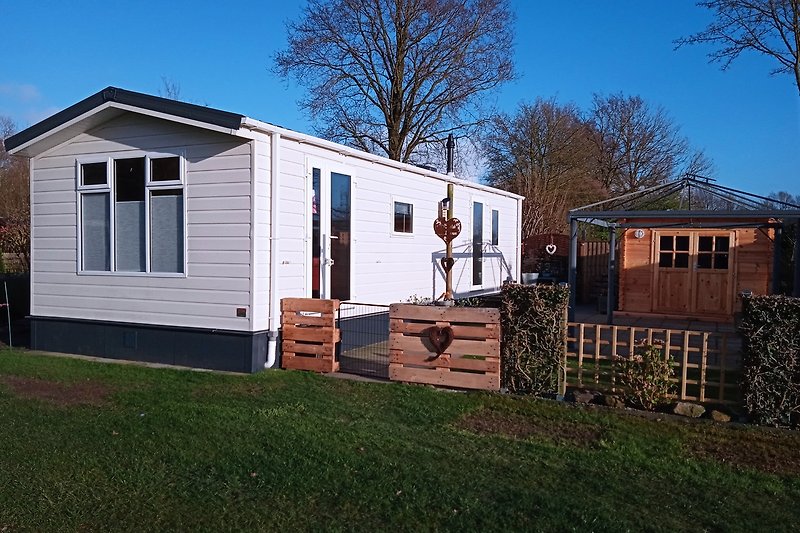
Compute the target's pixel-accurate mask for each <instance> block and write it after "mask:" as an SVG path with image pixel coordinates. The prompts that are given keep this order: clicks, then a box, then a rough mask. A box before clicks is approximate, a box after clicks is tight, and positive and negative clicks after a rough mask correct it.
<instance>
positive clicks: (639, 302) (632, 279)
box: [618, 228, 774, 313]
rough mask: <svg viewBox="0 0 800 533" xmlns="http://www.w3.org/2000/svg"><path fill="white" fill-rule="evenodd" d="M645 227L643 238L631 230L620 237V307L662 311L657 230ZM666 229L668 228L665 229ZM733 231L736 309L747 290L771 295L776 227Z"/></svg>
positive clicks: (691, 231) (632, 310) (625, 309)
mask: <svg viewBox="0 0 800 533" xmlns="http://www.w3.org/2000/svg"><path fill="white" fill-rule="evenodd" d="M654 231H657V230H652V229H645V230H644V235H643V236H642V238H640V239H637V238H636V237H634V230H633V229H628V230H626V231H625V232H624V234H623V236H622V238H621V239H620V250H619V293H618V294H619V300H618V301H619V304H618V310H619V311H624V312H632V313H658V312H659V310H658V309H654V308H653V306H654V302H655V301H656V291H657V290H658V289H659V288H658V287H656V286H655V280H654V278H655V268H656V264H657V262H658V259H657V258H656V254H655V250H654V244H653V233H654ZM665 231H667V229H666V228H665ZM680 231H681V233H684V232H685V233H687V234H688V233H703V232H704V231H714V230H712V229H706V230H702V229H684V230H680ZM731 231H733V233H734V234H735V235H734V240H733V243H732V245H731V246H732V249H731V254H730V257H731V259H730V261H731V266H732V269H733V273H732V274H733V283H732V290H733V298H734V300H733V302H734V303H733V310H734V312H737V311H740V310H741V305H742V302H741V297H740V296H739V294H740V293H741V292H742V291H743V290H750V291H752V293H753V294H769V293H770V292H771V281H772V259H773V239H774V230H772V229H759V228H740V229H735V230H731Z"/></svg>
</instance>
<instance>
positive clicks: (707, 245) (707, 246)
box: [697, 237, 714, 252]
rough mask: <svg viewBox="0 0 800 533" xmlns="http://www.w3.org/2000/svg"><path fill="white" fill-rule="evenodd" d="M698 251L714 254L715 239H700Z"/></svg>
mask: <svg viewBox="0 0 800 533" xmlns="http://www.w3.org/2000/svg"><path fill="white" fill-rule="evenodd" d="M697 249H698V250H700V251H701V252H712V251H713V250H714V237H700V239H699V241H698V242H697Z"/></svg>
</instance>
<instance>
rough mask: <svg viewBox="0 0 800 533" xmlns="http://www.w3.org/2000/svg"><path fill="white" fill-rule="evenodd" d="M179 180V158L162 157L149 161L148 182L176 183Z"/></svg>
mask: <svg viewBox="0 0 800 533" xmlns="http://www.w3.org/2000/svg"><path fill="white" fill-rule="evenodd" d="M180 179H181V160H180V158H179V157H164V158H160V159H152V160H151V161H150V181H178V180H180Z"/></svg>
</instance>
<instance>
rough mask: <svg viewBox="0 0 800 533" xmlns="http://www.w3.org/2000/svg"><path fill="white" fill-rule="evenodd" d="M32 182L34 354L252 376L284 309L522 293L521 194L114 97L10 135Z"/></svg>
mask: <svg viewBox="0 0 800 533" xmlns="http://www.w3.org/2000/svg"><path fill="white" fill-rule="evenodd" d="M5 146H6V149H7V150H8V151H9V152H10V153H12V154H16V155H18V156H24V157H28V158H29V161H30V174H31V230H32V246H31V258H32V259H31V321H32V345H33V348H35V349H43V350H50V351H56V352H68V353H77V354H88V355H96V356H105V357H117V358H124V359H135V360H145V361H157V362H165V363H171V364H179V365H186V366H194V367H206V368H215V369H225V370H233V371H242V372H254V371H257V370H260V369H262V368H264V367H265V366H267V367H270V366H274V364H275V358H276V345H277V342H278V328H279V323H280V322H279V319H280V317H279V312H280V305H279V302H280V299H281V298H284V297H309V298H312V297H313V298H336V299H340V300H346V301H358V302H368V303H375V304H388V303H390V302H397V301H402V300H407V299H409V298H412V297H414V296H417V297H432V298H436V297H438V296H439V295H440V294H441V293H443V292H444V290H445V288H444V276H445V274H444V272H443V271H442V268H441V265H440V259H441V258H442V257H443V256H444V248H445V246H444V243H443V242H442V241H441V240H440V239H439V238H438V237H437V236H436V235H435V234H434V232H433V229H432V224H433V221H434V220H435V219H436V217H437V206H438V202H439V201H440V200H441V199H442V197H444V196H446V193H447V185H448V183H452V184H454V188H455V194H454V211H455V216H456V217H457V218H459V219H460V220H461V222H462V228H463V229H462V232H461V234H460V236H459V237H458V238H457V239H456V240H455V241H454V242H453V245H454V246H453V249H454V252H455V253H454V257H455V258H456V264H455V267H454V268H453V280H454V291H455V295H456V297H465V296H470V295H476V294H482V293H489V292H495V291H497V290H499V288H500V286H501V285H502V283H503V282H504V281H507V280H510V279H519V273H520V258H519V249H520V230H519V228H520V224H519V221H520V213H521V202H522V197H520V196H517V195H514V194H511V193H508V192H505V191H500V190H497V189H493V188H490V187H486V186H483V185H480V184H477V183H472V182H467V181H463V180H459V179H456V178H454V177H452V176H448V175H444V174H441V173H437V172H434V171H430V170H426V169H423V168H418V167H415V166H412V165H407V164H402V163H398V162H396V161H391V160H389V159H386V158H382V157H378V156H375V155H371V154H367V153H364V152H360V151H358V150H354V149H352V148H349V147H346V146H342V145H339V144H335V143H332V142H328V141H325V140H323V139H319V138H316V137H313V136H310V135H306V134H302V133H298V132H294V131H291V130H287V129H283V128H279V127H276V126H274V125H271V124H269V123H266V122H261V121H257V120H254V119H252V118H249V117H246V116H243V115H239V114H235V113H230V112H227V111H222V110H217V109H211V108H207V107H202V106H196V105H192V104H187V103H183V102H176V101H173V100H167V99H163V98H158V97H154V96H150V95H145V94H141V93H135V92H131V91H126V90H123V89H117V88H113V87H109V88H106V89H104V90H102V91H100V92H98V93H96V94H94V95H92V96H90V97H88V98H86V99H85V100H83V101H81V102H78V103H77V104H75V105H73V106H71V107H69V108H67V109H65V110H63V111H61V112H59V113H57V114H55V115H53V116H52V117H50V118H47V119H45V120H44V121H42V122H40V123H38V124H35V125H34V126H31V127H30V128H28V129H26V130H24V131H21V132H19V133H18V134H16V135H14V136H12V137H9V138H8V139H6V141H5Z"/></svg>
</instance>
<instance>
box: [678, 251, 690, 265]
mask: <svg viewBox="0 0 800 533" xmlns="http://www.w3.org/2000/svg"><path fill="white" fill-rule="evenodd" d="M675 268H689V254H684V253H677V254H675Z"/></svg>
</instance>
